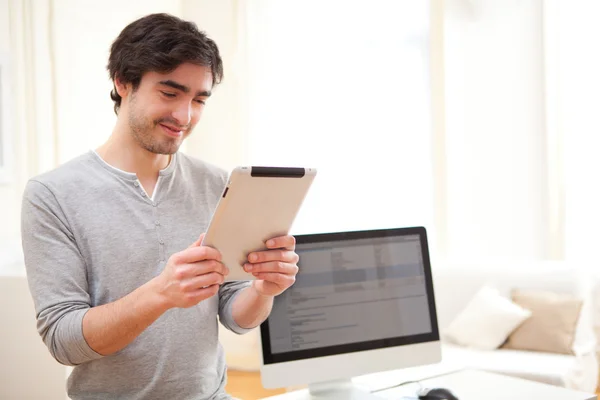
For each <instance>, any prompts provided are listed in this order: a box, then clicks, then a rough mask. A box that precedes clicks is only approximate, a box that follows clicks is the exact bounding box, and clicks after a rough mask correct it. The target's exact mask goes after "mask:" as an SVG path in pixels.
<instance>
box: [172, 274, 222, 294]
mask: <svg viewBox="0 0 600 400" xmlns="http://www.w3.org/2000/svg"><path fill="white" fill-rule="evenodd" d="M224 281H225V277H224V276H223V275H221V274H219V273H217V272H211V273H210V274H204V275H199V276H194V277H192V278H188V279H185V280H183V281H181V282H180V283H179V288H180V289H181V290H182V291H184V292H194V291H197V290H199V289H202V288H205V287H208V286H212V285H220V284H222V283H223V282H224Z"/></svg>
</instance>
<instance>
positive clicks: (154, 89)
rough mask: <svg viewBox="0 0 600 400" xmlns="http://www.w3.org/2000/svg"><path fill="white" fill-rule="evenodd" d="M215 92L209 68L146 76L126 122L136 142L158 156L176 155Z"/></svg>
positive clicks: (186, 68) (192, 66)
mask: <svg viewBox="0 0 600 400" xmlns="http://www.w3.org/2000/svg"><path fill="white" fill-rule="evenodd" d="M211 88H212V74H211V69H210V67H203V66H199V65H195V64H189V63H185V64H181V65H180V66H179V67H177V68H176V69H175V70H174V71H172V72H169V73H166V74H161V73H158V72H147V73H145V74H144V75H143V76H142V80H141V82H140V85H139V87H138V88H137V90H136V91H135V92H131V88H130V86H129V98H128V101H129V103H128V107H127V114H128V115H127V116H126V117H127V120H128V122H129V127H130V129H131V133H132V135H133V137H134V138H135V140H136V141H137V142H138V143H139V144H140V146H141V147H143V148H144V149H146V150H148V151H150V152H152V153H156V154H173V153H175V152H177V150H178V149H179V146H180V145H181V143H182V142H183V139H185V138H186V137H187V136H189V134H190V133H191V132H192V129H193V128H194V126H196V124H197V123H198V120H199V119H200V115H201V114H202V110H203V109H204V105H205V103H206V100H208V97H209V96H210V92H211Z"/></svg>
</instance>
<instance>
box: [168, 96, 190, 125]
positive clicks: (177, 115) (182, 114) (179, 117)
mask: <svg viewBox="0 0 600 400" xmlns="http://www.w3.org/2000/svg"><path fill="white" fill-rule="evenodd" d="M173 118H174V119H175V120H176V121H177V123H178V124H179V125H180V126H188V125H189V124H190V122H191V121H192V104H191V103H189V102H187V101H185V102H184V101H182V102H181V103H179V104H178V105H177V108H176V109H175V110H174V111H173Z"/></svg>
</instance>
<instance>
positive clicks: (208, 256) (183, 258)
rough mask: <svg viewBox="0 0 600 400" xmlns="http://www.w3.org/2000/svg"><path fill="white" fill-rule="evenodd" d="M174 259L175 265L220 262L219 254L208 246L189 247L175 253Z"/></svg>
mask: <svg viewBox="0 0 600 400" xmlns="http://www.w3.org/2000/svg"><path fill="white" fill-rule="evenodd" d="M174 257H175V262H176V263H177V264H189V263H195V262H198V261H204V260H217V261H221V253H220V252H219V251H218V250H217V249H214V248H212V247H208V246H196V247H189V248H187V249H185V250H183V251H180V252H179V253H176V254H175V255H174Z"/></svg>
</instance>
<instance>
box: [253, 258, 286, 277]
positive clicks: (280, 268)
mask: <svg viewBox="0 0 600 400" xmlns="http://www.w3.org/2000/svg"><path fill="white" fill-rule="evenodd" d="M244 270H245V271H246V272H252V273H253V274H254V273H259V272H275V273H278V274H284V275H296V274H297V273H298V266H297V265H296V264H290V263H284V262H281V261H270V262H266V263H260V264H249V263H248V264H244Z"/></svg>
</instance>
